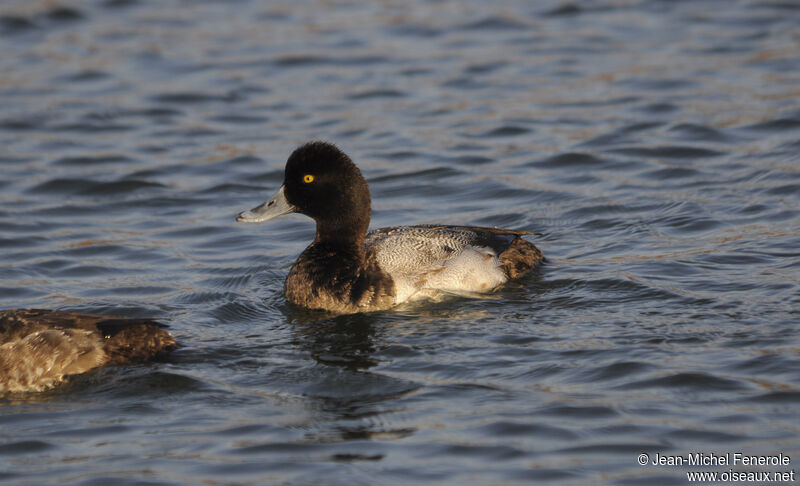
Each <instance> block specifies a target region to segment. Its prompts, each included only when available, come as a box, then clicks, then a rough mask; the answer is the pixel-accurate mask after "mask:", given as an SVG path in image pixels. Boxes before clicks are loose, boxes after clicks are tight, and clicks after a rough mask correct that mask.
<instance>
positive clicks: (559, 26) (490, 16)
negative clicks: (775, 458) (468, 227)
mask: <svg viewBox="0 0 800 486" xmlns="http://www.w3.org/2000/svg"><path fill="white" fill-rule="evenodd" d="M798 25H800V4H798V3H797V2H793V1H773V2H762V1H757V0H742V1H704V2H668V1H661V0H607V1H597V2H575V3H569V2H564V1H542V2H526V1H507V2H483V1H474V2H471V1H464V2H456V1H452V2H448V1H417V2H396V3H393V2H380V3H378V2H345V1H343V2H329V1H323V0H310V1H306V2H285V3H279V2H258V1H255V0H252V1H247V0H242V1H235V2H200V1H188V0H187V1H170V2H157V1H155V0H153V1H146V0H86V1H78V0H75V1H67V0H64V1H39V0H34V1H4V2H2V4H0V46H1V47H2V53H3V54H2V56H0V248H1V249H2V250H1V251H0V308H12V307H46V308H58V309H67V310H77V311H88V312H99V313H106V314H121V315H128V316H149V317H157V318H159V319H161V320H163V321H164V322H168V323H169V324H170V326H171V331H172V333H173V334H174V335H175V336H176V337H177V338H178V339H179V340H180V341H181V342H182V343H183V344H184V347H183V348H182V349H181V350H180V351H179V352H177V353H176V354H175V355H174V357H173V358H172V359H171V360H170V361H168V362H166V363H158V364H154V365H149V366H140V367H128V368H110V369H104V370H101V371H99V372H96V373H92V374H90V375H88V376H86V377H83V378H81V379H78V380H76V381H74V382H72V383H70V384H68V385H66V386H64V387H61V388H58V389H56V390H53V391H52V392H47V393H43V394H38V395H24V394H23V395H6V396H3V397H0V481H2V480H5V481H6V482H9V483H13V484H80V485H95V484H98V485H99V484H120V485H125V484H152V485H155V484H159V485H160V484H169V485H173V484H175V485H177V484H201V483H203V484H253V485H255V484H269V483H276V484H342V485H353V484H392V485H408V484H420V485H427V484H452V485H467V484H475V485H484V484H523V483H528V482H530V481H533V480H539V481H543V482H550V483H552V484H597V483H607V484H626V485H632V484H645V483H647V484H687V479H686V474H685V473H686V471H687V470H689V468H686V467H676V466H652V465H650V466H639V465H638V464H637V456H638V455H639V454H641V453H648V454H650V455H651V456H655V454H656V453H659V454H664V455H676V454H683V455H685V454H688V453H690V452H695V451H700V452H736V451H740V452H745V453H748V454H777V453H779V452H783V453H784V454H788V455H789V456H790V457H791V458H792V463H791V465H790V466H784V467H772V468H764V467H761V468H755V470H767V471H771V470H781V471H784V470H790V469H792V468H797V464H800V440H799V438H800V425H798V424H800V420H798V416H800V413H799V412H800V356H799V355H798V353H799V351H800V337H798V332H797V330H798V325H797V323H798V320H799V318H800V312H799V310H800V291H799V290H798V289H799V285H798V284H799V283H800V282H798V280H799V279H800V156H799V155H798V154H800V101H798V100H800V48H799V47H800V30H799V29H798ZM311 139H326V140H330V141H333V142H336V143H337V144H338V145H339V146H340V147H341V148H342V149H343V150H344V151H346V152H347V153H349V154H350V155H351V156H352V157H353V159H354V160H355V161H356V162H357V163H358V164H359V165H360V167H361V169H362V171H363V173H364V175H365V177H366V178H367V180H368V182H369V183H370V186H371V189H372V196H373V222H372V225H373V227H378V226H386V225H397V224H408V223H464V224H475V225H497V226H504V227H510V228H517V229H524V230H528V231H531V232H533V233H535V235H533V236H532V237H531V240H532V241H534V242H535V243H536V244H537V245H538V246H539V247H540V248H541V249H542V251H543V252H544V253H545V255H546V256H547V257H548V258H549V260H548V263H547V265H546V266H544V267H542V268H541V269H540V270H539V271H537V272H535V273H533V274H532V275H530V276H528V277H527V278H524V279H522V280H520V281H518V282H515V283H513V284H511V285H509V286H507V287H506V288H504V289H503V290H501V291H500V292H498V293H496V294H494V295H492V296H491V297H490V298H486V299H468V298H451V299H446V300H444V301H441V302H435V303H426V304H421V305H415V306H407V307H401V308H399V309H397V310H395V311H392V312H381V313H375V314H368V315H355V316H341V317H329V316H322V315H318V314H314V313H308V312H303V311H301V310H298V309H295V308H292V307H290V306H288V305H287V304H286V303H285V300H284V297H283V293H282V285H283V279H284V278H285V276H286V273H287V271H288V268H289V266H290V265H291V263H292V261H293V260H294V259H295V258H296V256H297V255H298V254H299V252H300V251H301V250H302V249H303V248H304V247H305V245H306V244H308V242H309V241H310V239H311V238H312V237H313V233H314V228H313V223H312V222H311V221H310V220H308V219H306V218H304V217H302V216H292V217H287V218H285V219H283V220H280V221H275V222H273V223H271V224H267V225H262V226H254V225H242V224H236V223H235V222H234V216H235V214H236V213H237V212H238V211H240V210H242V209H248V208H250V207H252V206H254V205H255V204H257V203H259V202H261V201H263V200H264V198H265V197H266V196H268V195H269V194H270V193H271V192H272V191H274V190H275V189H276V188H277V187H278V186H279V185H280V183H281V181H282V171H283V165H284V163H285V160H286V157H287V156H288V154H289V153H290V152H291V151H292V149H294V148H295V147H296V146H297V145H299V144H300V143H302V142H304V141H307V140H311ZM727 469H729V468H720V470H727ZM751 469H753V468H751ZM737 470H741V469H739V468H737ZM743 470H748V469H747V468H744V469H743Z"/></svg>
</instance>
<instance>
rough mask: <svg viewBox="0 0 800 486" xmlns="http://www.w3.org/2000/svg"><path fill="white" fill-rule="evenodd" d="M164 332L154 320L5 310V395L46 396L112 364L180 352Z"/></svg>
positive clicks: (1, 368)
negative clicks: (73, 378)
mask: <svg viewBox="0 0 800 486" xmlns="http://www.w3.org/2000/svg"><path fill="white" fill-rule="evenodd" d="M164 327H165V326H164V325H163V324H160V323H158V322H156V321H152V320H150V319H126V318H118V317H110V316H100V315H94V314H80V313H76V312H64V311H57V310H43V309H11V310H5V311H0V392H24V391H42V390H45V389H47V388H51V387H52V386H54V385H57V384H58V383H60V382H62V381H63V380H64V379H65V377H67V376H70V375H77V374H81V373H85V372H87V371H89V370H92V369H95V368H98V367H100V366H104V365H107V364H128V363H137V362H143V361H148V360H152V359H155V358H158V357H160V356H163V355H165V354H166V353H168V352H170V351H172V350H173V349H175V347H176V343H175V340H174V339H173V338H172V336H171V335H170V334H169V333H168V332H167V331H165V330H164V329H163V328H164Z"/></svg>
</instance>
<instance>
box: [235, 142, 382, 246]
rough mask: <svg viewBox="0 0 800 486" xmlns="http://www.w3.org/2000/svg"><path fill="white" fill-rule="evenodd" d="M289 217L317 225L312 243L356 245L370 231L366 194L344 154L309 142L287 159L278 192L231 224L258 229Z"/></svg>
mask: <svg viewBox="0 0 800 486" xmlns="http://www.w3.org/2000/svg"><path fill="white" fill-rule="evenodd" d="M292 212H296V213H301V214H305V215H306V216H310V217H311V218H313V219H314V221H316V222H317V241H326V242H331V243H334V242H344V243H350V242H353V241H356V242H360V241H361V240H362V239H363V237H364V235H365V234H366V232H367V228H368V227H369V216H370V197H369V188H368V187H367V183H366V181H364V177H362V175H361V171H359V170H358V167H356V166H355V164H353V161H351V160H350V157H348V156H347V155H346V154H345V153H344V152H342V151H341V150H339V149H338V148H337V147H336V146H335V145H333V144H330V143H327V142H310V143H307V144H305V145H303V146H301V147H299V148H297V149H296V150H295V151H294V152H292V155H290V156H289V160H288V161H287V162H286V169H285V171H284V180H283V186H281V188H280V189H279V190H278V192H277V193H275V195H274V196H273V197H272V198H270V200H269V201H267V202H265V203H264V204H262V205H260V206H258V207H255V208H253V209H251V210H250V211H244V212H242V213H239V216H238V217H237V218H236V220H237V221H242V222H246V223H260V222H262V221H267V220H270V219H272V218H275V217H277V216H280V215H282V214H286V213H292Z"/></svg>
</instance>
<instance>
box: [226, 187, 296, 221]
mask: <svg viewBox="0 0 800 486" xmlns="http://www.w3.org/2000/svg"><path fill="white" fill-rule="evenodd" d="M283 190H284V186H281V188H280V189H278V192H276V193H275V195H273V196H272V197H271V198H270V199H269V200H268V201H267V202H265V203H264V204H261V205H259V206H256V207H254V208H253V209H251V210H249V211H242V212H241V213H239V215H238V216H236V221H238V222H240V223H261V222H263V221H269V220H270V219H273V218H277V217H278V216H281V215H283V214H287V213H293V212H295V211H297V208H296V207H294V206H292V205H291V204H289V201H287V200H286V195H285V194H284V193H283Z"/></svg>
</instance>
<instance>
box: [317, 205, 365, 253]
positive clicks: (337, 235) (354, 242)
mask: <svg viewBox="0 0 800 486" xmlns="http://www.w3.org/2000/svg"><path fill="white" fill-rule="evenodd" d="M368 227H369V215H367V217H366V218H363V217H358V216H356V215H354V214H353V213H349V214H343V215H341V217H339V218H336V219H334V220H326V221H317V236H316V238H314V243H315V244H320V245H325V246H328V247H331V248H333V249H335V250H337V251H344V252H347V253H352V254H355V255H357V256H360V257H363V255H364V251H365V250H364V236H366V234H367V228H368Z"/></svg>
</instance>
